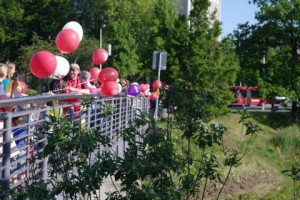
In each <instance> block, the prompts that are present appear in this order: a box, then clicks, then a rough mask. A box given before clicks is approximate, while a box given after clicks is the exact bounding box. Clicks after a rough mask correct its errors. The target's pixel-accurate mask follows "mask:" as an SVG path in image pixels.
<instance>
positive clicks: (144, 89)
mask: <svg viewBox="0 0 300 200" xmlns="http://www.w3.org/2000/svg"><path fill="white" fill-rule="evenodd" d="M140 88H141V92H145V91H146V90H147V86H146V84H140Z"/></svg>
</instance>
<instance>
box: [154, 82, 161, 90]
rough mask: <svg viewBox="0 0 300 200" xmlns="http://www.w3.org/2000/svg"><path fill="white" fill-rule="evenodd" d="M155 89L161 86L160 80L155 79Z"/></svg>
mask: <svg viewBox="0 0 300 200" xmlns="http://www.w3.org/2000/svg"><path fill="white" fill-rule="evenodd" d="M152 86H153V89H155V90H156V89H159V88H160V87H161V82H160V81H159V80H155V81H154V82H153V84H152Z"/></svg>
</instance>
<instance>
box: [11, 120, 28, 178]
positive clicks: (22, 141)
mask: <svg viewBox="0 0 300 200" xmlns="http://www.w3.org/2000/svg"><path fill="white" fill-rule="evenodd" d="M22 123H23V118H22V117H21V116H19V117H14V118H13V119H12V126H13V127H17V126H19V125H21V124H22ZM12 133H13V138H18V139H16V140H15V142H16V145H17V148H18V150H19V152H20V153H19V154H18V155H17V156H15V157H13V158H12V161H15V160H19V159H21V158H23V157H26V155H27V150H26V149H27V148H26V145H27V137H26V136H27V135H28V134H27V131H26V130H25V129H24V128H23V127H17V128H14V129H13V130H12ZM20 137H21V138H20ZM26 164H27V160H26V159H25V160H21V161H19V162H18V163H17V164H16V165H13V166H12V168H11V173H13V172H15V171H17V170H20V169H21V170H22V171H23V172H21V173H19V174H18V176H17V177H16V176H14V177H13V181H12V182H13V183H16V181H17V178H19V180H23V179H24V178H25V172H24V171H26Z"/></svg>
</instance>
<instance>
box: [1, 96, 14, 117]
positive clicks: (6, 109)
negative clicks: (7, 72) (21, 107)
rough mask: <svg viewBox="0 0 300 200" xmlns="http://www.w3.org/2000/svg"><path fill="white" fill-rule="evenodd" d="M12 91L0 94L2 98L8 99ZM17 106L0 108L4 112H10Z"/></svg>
mask: <svg viewBox="0 0 300 200" xmlns="http://www.w3.org/2000/svg"><path fill="white" fill-rule="evenodd" d="M10 95H11V93H5V94H2V95H0V99H8V98H10ZM15 108H16V106H7V107H5V108H0V110H2V111H4V112H9V111H12V110H13V109H15Z"/></svg>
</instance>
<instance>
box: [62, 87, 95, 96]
mask: <svg viewBox="0 0 300 200" xmlns="http://www.w3.org/2000/svg"><path fill="white" fill-rule="evenodd" d="M67 89H68V90H70V91H71V92H75V93H80V94H90V90H89V89H79V88H74V87H68V88H67Z"/></svg>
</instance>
